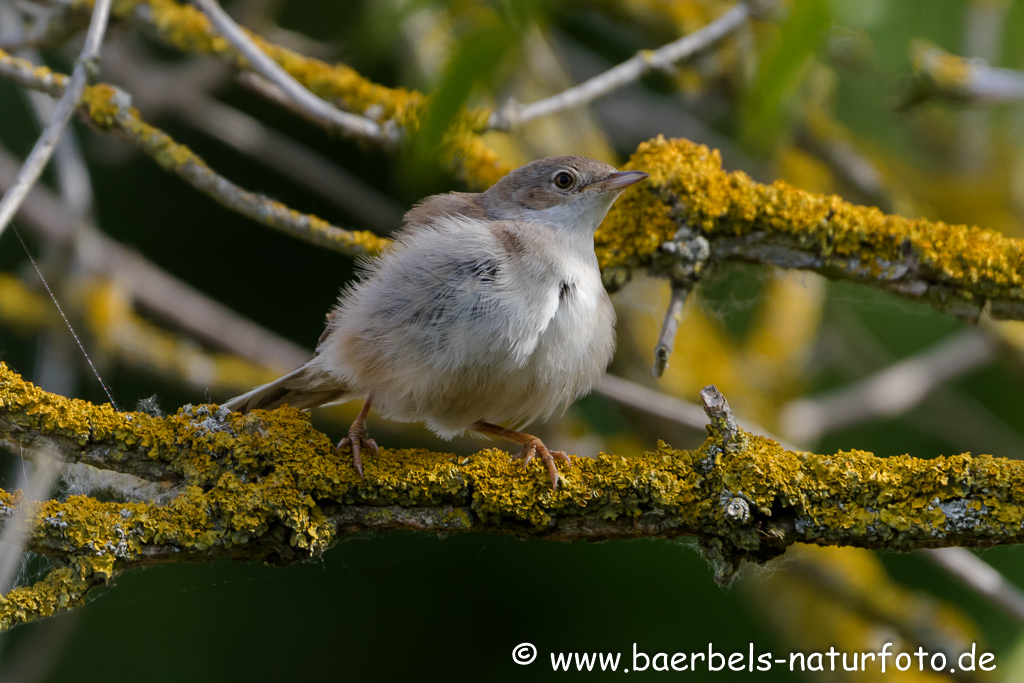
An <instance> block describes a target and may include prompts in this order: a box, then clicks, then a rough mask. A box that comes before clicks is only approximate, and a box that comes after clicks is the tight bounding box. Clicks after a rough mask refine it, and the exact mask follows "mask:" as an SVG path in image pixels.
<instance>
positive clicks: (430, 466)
mask: <svg viewBox="0 0 1024 683" xmlns="http://www.w3.org/2000/svg"><path fill="white" fill-rule="evenodd" d="M709 398H711V399H713V397H712V396H710V394H709ZM710 403H711V404H712V406H713V412H714V414H715V416H716V417H715V420H714V424H719V423H721V424H722V425H726V426H727V425H728V424H729V419H728V415H727V413H728V411H727V409H726V407H725V405H724V403H723V402H718V401H715V400H710ZM720 429H721V428H720V427H714V426H712V427H710V428H709V438H708V440H707V442H705V444H704V445H703V446H701V447H700V448H699V449H696V450H693V451H684V450H676V449H673V448H671V447H669V446H668V445H665V444H659V446H658V447H657V449H656V450H654V451H652V452H650V453H647V454H645V455H642V456H635V457H623V456H618V455H601V456H599V457H597V458H594V459H589V458H581V459H578V460H576V461H574V463H573V468H572V470H571V471H570V472H568V473H567V474H566V477H565V479H566V481H565V483H564V485H563V486H562V487H561V488H560V489H559V490H558V491H552V490H551V488H550V486H549V485H547V479H546V473H545V472H544V471H543V469H542V468H540V467H528V468H523V467H522V466H521V465H520V464H519V463H517V462H515V461H513V460H512V459H511V458H510V457H509V456H508V455H507V454H505V453H502V452H500V451H494V450H488V451H483V452H481V453H478V454H477V455H475V456H472V457H458V456H452V455H448V454H444V453H431V452H428V451H425V450H400V451H389V450H384V451H382V453H381V457H380V458H376V459H374V460H373V461H371V462H369V463H367V467H366V470H365V474H366V478H365V480H361V479H360V478H359V476H358V474H356V472H355V471H354V470H353V468H352V466H351V463H350V462H349V461H347V460H345V459H344V458H339V457H338V456H337V455H336V454H335V452H334V448H333V445H332V444H331V442H330V441H329V440H328V438H327V437H326V436H325V435H323V434H321V433H320V432H318V431H317V430H315V429H313V428H312V426H311V425H310V422H309V419H308V417H307V416H306V415H305V414H304V413H301V412H299V411H296V410H292V409H290V408H283V409H280V410H277V411H273V412H262V411H256V412H254V413H251V414H249V415H237V414H234V413H226V412H225V413H222V412H218V411H217V410H216V408H215V407H206V406H200V407H198V408H194V407H192V406H186V408H184V409H182V410H181V411H179V412H178V413H177V414H176V415H171V416H168V417H165V418H156V417H151V416H149V415H145V414H139V413H116V412H114V411H113V410H111V409H110V408H109V406H101V407H96V406H92V405H90V404H88V403H85V402H82V401H77V400H71V399H65V398H61V397H58V396H54V395H52V394H47V393H46V392H43V391H41V390H39V389H37V388H36V387H33V386H32V385H30V384H28V383H27V382H25V381H24V380H22V379H21V378H20V377H19V376H18V375H16V374H15V373H13V372H12V371H10V370H9V369H8V368H7V367H6V366H4V365H3V364H0V435H2V436H3V439H4V440H5V441H7V442H8V443H13V444H18V443H21V442H28V443H42V442H46V443H50V444H52V445H53V446H54V447H55V448H56V449H57V450H58V452H61V453H62V454H63V456H64V457H66V458H69V459H71V460H75V461H85V462H92V463H94V464H96V465H98V466H101V467H107V468H110V469H115V470H117V471H123V472H132V473H135V474H137V475H141V476H143V477H145V478H149V479H154V480H161V479H168V480H170V481H173V482H175V483H176V484H177V485H178V487H179V488H178V490H179V493H178V495H177V497H175V498H174V499H173V500H171V501H170V502H168V503H167V504H164V505H158V504H155V503H117V502H111V503H103V502H99V501H97V500H95V499H92V498H89V497H83V496H76V497H71V498H69V499H68V500H66V501H63V502H59V501H49V502H46V503H43V504H41V505H40V506H39V507H38V511H37V513H36V515H35V521H36V522H38V524H37V525H36V526H34V527H33V530H32V531H31V532H30V535H29V548H31V549H32V550H34V551H36V552H39V553H43V554H45V555H47V556H50V557H52V558H54V559H57V560H59V561H60V562H61V563H62V565H61V566H60V567H59V568H58V569H55V570H54V571H53V572H51V574H50V575H49V576H48V577H46V578H45V579H43V580H42V581H41V582H39V583H37V584H35V585H33V586H26V587H22V588H18V589H15V590H13V591H11V592H10V593H8V594H7V595H6V596H4V600H3V601H2V602H0V628H7V627H10V626H12V625H15V624H17V623H21V622H24V621H29V620H32V619H36V618H39V617H41V616H45V615H48V614H51V613H53V612H55V611H58V610H61V609H67V608H70V607H74V606H76V605H78V604H81V601H82V598H83V597H84V595H85V594H86V593H87V592H88V591H89V590H90V589H91V587H92V586H94V585H97V584H99V583H102V582H104V581H106V580H108V579H109V578H111V577H112V576H114V575H116V574H118V573H120V572H122V571H124V570H126V569H130V568H132V567H137V566H143V565H150V564H156V563H161V562H175V561H202V560H208V559H212V558H216V557H229V558H236V559H250V560H264V561H268V562H271V563H278V564H280V563H288V562H292V561H296V560H301V559H304V558H308V557H310V556H311V555H315V554H317V553H319V552H321V551H322V550H323V549H324V548H326V547H328V546H330V545H331V544H333V543H334V542H336V541H337V540H339V539H340V538H342V537H343V536H345V535H347V534H351V533H355V532H359V531H365V530H386V529H396V528H402V529H420V530H426V531H433V532H458V531H489V532H493V533H506V534H515V535H519V536H535V537H538V538H546V539H549V540H558V541H575V540H608V539H615V538H643V537H674V536H694V537H697V538H698V539H699V541H700V542H701V545H702V547H703V549H704V551H705V553H706V554H707V556H708V557H709V558H710V559H711V560H712V561H713V562H714V563H715V566H716V571H717V572H718V575H719V577H720V578H721V579H722V580H727V579H728V577H730V576H731V575H732V574H733V573H734V572H735V570H736V568H737V567H738V564H739V563H740V562H741V561H743V560H750V561H755V562H762V561H765V560H767V559H769V558H771V557H774V556H776V555H778V554H779V553H781V552H783V551H784V550H785V549H786V548H787V547H788V546H790V545H792V544H793V543H801V542H802V543H814V544H819V545H853V546H859V547H864V548H890V549H897V550H909V549H912V548H922V547H945V546H955V545H963V546H988V545H996V544H1003V543H1018V542H1021V541H1022V540H1024V531H1022V522H1024V500H1022V499H1021V493H1020V492H1021V491H1024V463H1021V462H1020V461H1014V460H1007V459H1001V458H993V457H991V456H970V455H956V456H949V457H944V458H934V459H928V460H920V459H916V458H912V457H909V456H898V457H889V458H876V457H875V456H873V455H871V454H870V453H864V452H859V451H851V452H841V453H837V454H834V455H830V456H822V455H815V454H813V453H806V452H794V451H786V450H783V449H782V448H781V447H780V446H778V444H776V443H775V442H773V441H770V440H768V439H765V438H763V437H759V436H756V435H752V434H747V433H744V432H742V431H741V430H737V431H736V432H735V433H734V434H733V435H732V437H730V438H728V439H723V436H725V435H723V433H722V432H721V431H720ZM15 502H16V497H15V496H14V495H12V494H9V493H6V492H2V493H0V513H2V511H3V510H4V509H6V508H8V507H11V506H12V505H14V504H15Z"/></svg>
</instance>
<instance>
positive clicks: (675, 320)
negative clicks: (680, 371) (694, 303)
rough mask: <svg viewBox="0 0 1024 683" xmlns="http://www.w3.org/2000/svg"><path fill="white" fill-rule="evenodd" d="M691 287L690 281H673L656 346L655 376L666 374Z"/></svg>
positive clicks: (653, 367)
mask: <svg viewBox="0 0 1024 683" xmlns="http://www.w3.org/2000/svg"><path fill="white" fill-rule="evenodd" d="M690 289H691V285H690V284H689V283H678V282H675V281H673V282H672V291H671V293H670V295H669V302H668V309H667V310H666V311H665V319H664V320H663V321H662V323H661V334H659V335H658V343H657V344H656V345H655V347H654V365H652V366H651V374H652V375H653V376H654V377H655V378H658V377H661V376H662V375H664V374H665V368H667V367H668V359H669V356H671V355H672V347H673V346H675V343H676V334H678V332H679V325H680V324H681V323H682V322H683V307H684V306H686V297H687V296H688V295H689V294H690Z"/></svg>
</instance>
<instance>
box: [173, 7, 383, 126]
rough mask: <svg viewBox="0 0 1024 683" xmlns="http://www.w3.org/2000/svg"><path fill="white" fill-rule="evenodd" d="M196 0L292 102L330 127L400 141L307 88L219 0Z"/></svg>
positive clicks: (210, 17) (240, 52)
mask: <svg viewBox="0 0 1024 683" xmlns="http://www.w3.org/2000/svg"><path fill="white" fill-rule="evenodd" d="M193 1H194V3H195V4H196V5H197V6H198V7H199V8H200V9H202V10H203V13H204V14H206V16H207V17H208V18H209V19H210V22H211V23H212V24H213V25H214V27H215V28H216V29H217V31H218V32H219V33H220V34H221V35H222V36H224V38H225V39H227V41H228V42H229V43H231V45H232V46H233V47H234V48H235V49H236V50H237V51H238V53H239V54H240V55H241V56H242V57H243V58H244V59H245V60H246V62H248V65H249V68H251V69H252V70H253V71H255V72H257V73H258V74H260V75H261V76H263V77H264V78H266V79H267V80H269V81H270V82H271V83H273V84H274V85H276V86H277V87H278V88H280V89H281V90H283V91H284V93H285V94H286V95H287V97H288V98H289V99H290V100H291V101H292V102H294V103H295V104H297V105H299V106H300V107H302V109H303V110H304V111H305V112H307V113H308V114H309V115H310V116H313V117H314V118H316V119H318V120H319V121H321V122H322V123H323V124H324V125H326V126H328V127H331V128H335V129H338V130H341V131H344V132H346V133H348V134H350V135H354V136H356V137H359V138H363V139H367V140H373V141H374V142H388V143H393V142H395V141H396V138H395V137H394V136H393V135H389V134H388V133H387V132H386V131H385V130H384V129H383V128H381V126H379V125H377V124H376V123H374V122H373V121H371V120H369V119H367V118H364V117H362V116H357V115H355V114H351V113H349V112H345V111H341V110H340V109H338V108H336V107H334V106H333V105H331V104H330V103H328V102H326V101H324V100H322V99H320V98H319V97H317V96H316V95H314V94H313V93H311V92H310V91H309V90H307V89H306V88H305V87H304V86H303V85H302V84H301V83H299V82H298V81H297V80H295V79H294V78H293V77H292V76H291V75H290V74H289V73H288V72H287V71H285V70H284V69H282V68H281V67H280V66H279V65H278V63H277V62H275V61H274V60H273V59H271V58H270V57H269V56H268V55H267V54H266V53H265V52H264V51H263V50H261V49H260V48H259V47H257V45H256V44H255V43H254V42H253V41H252V39H251V38H249V35H248V34H247V33H246V31H244V30H243V29H242V28H241V27H240V26H239V25H238V24H236V23H235V21H234V20H233V19H232V18H231V17H230V16H228V14H227V12H225V11H224V10H223V9H221V7H220V5H219V4H218V3H217V2H216V0H193Z"/></svg>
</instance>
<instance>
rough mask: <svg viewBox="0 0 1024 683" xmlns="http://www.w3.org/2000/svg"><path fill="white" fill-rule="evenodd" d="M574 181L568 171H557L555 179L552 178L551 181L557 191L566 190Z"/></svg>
mask: <svg viewBox="0 0 1024 683" xmlns="http://www.w3.org/2000/svg"><path fill="white" fill-rule="evenodd" d="M574 180H575V178H573V175H572V173H569V172H568V171H559V172H558V173H556V174H555V177H554V178H552V181H553V182H554V183H555V187H557V188H558V189H559V190H568V189H569V188H570V187H572V183H573V181H574Z"/></svg>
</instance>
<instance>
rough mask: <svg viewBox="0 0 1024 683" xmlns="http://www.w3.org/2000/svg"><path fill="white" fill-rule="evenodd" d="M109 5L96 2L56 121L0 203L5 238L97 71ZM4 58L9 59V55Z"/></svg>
mask: <svg viewBox="0 0 1024 683" xmlns="http://www.w3.org/2000/svg"><path fill="white" fill-rule="evenodd" d="M110 5H111V0H96V7H95V9H94V10H93V14H92V19H91V20H90V22H89V32H88V34H86V37H85V46H84V47H83V48H82V52H81V54H80V55H79V56H78V59H77V60H76V61H75V69H74V71H73V72H72V74H71V78H70V80H68V81H67V86H66V88H65V89H64V92H63V93H62V94H61V98H60V102H58V103H57V107H56V109H54V111H53V117H52V118H51V119H50V122H49V123H47V124H46V127H45V128H44V129H43V132H42V133H40V135H39V139H38V140H37V141H36V144H35V146H34V147H33V148H32V152H31V153H29V155H28V158H27V159H26V160H25V164H24V166H22V168H21V171H20V172H19V173H18V177H17V178H15V180H14V183H13V184H12V185H11V187H10V188H8V190H7V192H5V193H4V196H3V199H2V200H0V235H3V232H4V229H5V228H6V227H7V225H8V223H10V222H11V219H12V218H14V214H16V213H17V212H18V207H19V206H21V203H22V202H23V201H25V197H26V196H27V195H28V191H29V190H30V189H31V188H32V186H33V185H34V184H35V182H36V180H38V179H39V176H40V174H42V172H43V169H44V168H46V162H48V161H49V160H50V155H51V154H53V150H54V149H56V147H57V143H58V142H59V141H60V136H61V135H62V134H63V133H64V128H65V127H66V126H67V125H68V121H70V120H71V115H72V114H73V113H74V112H75V108H76V107H78V103H79V101H80V100H81V98H82V92H83V91H84V89H85V84H86V80H87V79H88V77H89V72H90V71H92V70H94V69H95V68H96V60H97V59H98V58H99V53H100V46H101V45H102V44H103V34H104V33H106V30H107V19H108V18H109V16H110ZM3 54H5V55H6V53H3Z"/></svg>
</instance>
